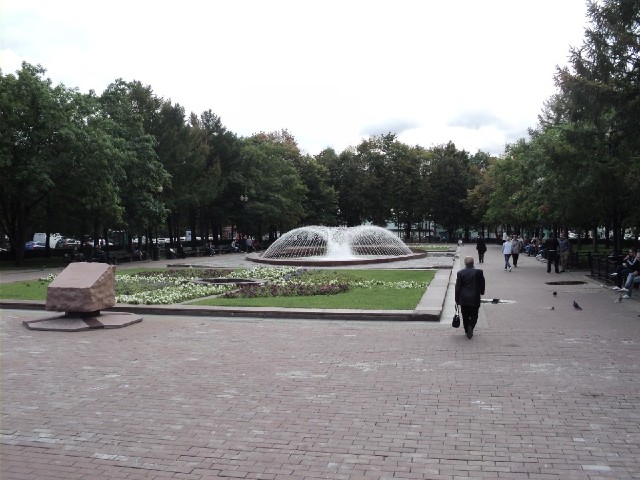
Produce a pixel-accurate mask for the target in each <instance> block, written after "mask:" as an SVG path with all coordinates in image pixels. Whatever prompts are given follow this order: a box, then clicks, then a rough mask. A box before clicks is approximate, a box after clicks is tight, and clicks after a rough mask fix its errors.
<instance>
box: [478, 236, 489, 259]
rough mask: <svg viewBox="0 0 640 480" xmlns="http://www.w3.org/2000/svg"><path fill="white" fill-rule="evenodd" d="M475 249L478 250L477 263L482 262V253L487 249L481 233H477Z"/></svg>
mask: <svg viewBox="0 0 640 480" xmlns="http://www.w3.org/2000/svg"><path fill="white" fill-rule="evenodd" d="M476 250H477V251H478V263H484V254H485V252H486V251H487V243H486V242H485V241H484V238H483V237H482V235H478V238H477V239H476Z"/></svg>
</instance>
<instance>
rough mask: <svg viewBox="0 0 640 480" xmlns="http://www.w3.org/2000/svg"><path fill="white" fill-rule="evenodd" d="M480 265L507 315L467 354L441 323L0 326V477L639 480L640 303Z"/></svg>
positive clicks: (197, 321)
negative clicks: (88, 328) (81, 328)
mask: <svg viewBox="0 0 640 480" xmlns="http://www.w3.org/2000/svg"><path fill="white" fill-rule="evenodd" d="M492 248H493V247H492V246H490V250H489V252H488V253H487V255H486V257H485V258H486V259H487V262H486V263H485V264H484V265H483V266H482V268H484V270H485V276H486V278H487V294H486V297H487V298H502V299H506V300H513V301H514V302H515V303H504V304H483V307H482V308H481V315H480V321H479V324H478V327H477V329H476V332H475V335H474V338H473V339H472V340H468V339H467V338H466V337H465V336H464V335H463V334H461V333H460V331H456V330H454V329H452V328H451V327H450V326H449V325H448V320H447V319H443V322H442V323H441V324H438V323H420V322H406V323H405V322H400V323H393V322H380V321H372V322H366V321H362V322H349V321H340V320H329V321H327V320H322V319H318V320H295V319H287V320H264V319H262V320H261V319H244V318H231V319H230V318H207V317H190V316H184V317H183V316H147V317H145V319H144V321H143V322H142V323H140V324H137V325H134V326H130V327H127V328H125V329H117V330H110V331H92V332H78V333H68V332H35V331H29V330H27V329H25V328H24V326H23V325H22V320H25V319H29V318H34V317H37V316H38V315H41V314H40V313H38V312H33V311H28V310H18V311H16V310H12V311H3V312H2V314H3V315H2V319H1V322H2V323H1V325H0V326H1V328H0V341H1V342H2V343H1V344H2V395H3V398H2V406H1V408H2V416H3V418H2V430H1V431H0V445H1V449H0V478H2V479H3V480H5V479H19V480H28V479H30V478H38V479H45V480H46V479H57V478H65V477H61V475H67V476H68V478H81V479H82V480H85V479H86V480H89V479H129V480H131V479H154V480H156V479H163V478H176V479H187V480H210V479H212V478H224V477H226V478H251V479H265V480H276V479H280V478H300V479H315V478H331V479H341V478H344V479H348V480H354V479H358V478H362V479H378V480H379V479H384V478H394V479H398V478H400V479H402V478H405V479H409V478H426V479H434V480H435V479H447V480H452V479H455V478H483V479H496V478H498V479H521V478H537V479H540V480H546V479H562V480H572V479H580V480H586V479H589V480H592V479H597V478H620V479H626V478H639V477H640V476H639V475H638V472H640V362H638V360H637V359H638V358H639V354H640V341H638V338H640V317H638V315H639V314H640V295H639V296H638V297H639V298H638V299H632V300H631V301H628V302H623V303H613V301H614V300H615V297H613V296H612V294H611V293H610V291H607V290H605V289H604V288H601V287H600V286H599V284H593V283H585V284H584V285H577V286H575V285H567V286H551V285H548V284H547V283H546V282H547V281H550V280H560V279H571V280H576V279H578V280H582V279H583V277H582V276H581V275H579V274H573V273H571V274H562V275H556V276H553V275H552V276H548V275H547V274H546V272H545V269H544V265H542V264H540V263H539V262H536V261H535V260H533V259H531V258H527V257H525V258H522V257H521V261H520V263H519V265H520V266H519V268H518V269H514V271H513V272H512V273H505V272H504V271H502V270H501V268H500V263H501V261H500V256H499V255H500V254H499V251H498V249H497V247H495V248H493V250H495V251H493V250H492ZM464 249H467V250H466V251H467V252H472V247H467V246H465V247H464ZM464 253H465V252H464V251H463V254H464ZM553 290H557V291H558V295H557V296H556V297H553V296H552V295H551V292H552V291H553ZM573 300H576V301H577V302H578V303H579V304H580V305H581V306H582V307H583V310H582V311H575V310H573V307H572V306H571V304H572V302H573ZM551 306H554V309H553V310H551V309H550V307H551Z"/></svg>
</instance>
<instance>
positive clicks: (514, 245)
mask: <svg viewBox="0 0 640 480" xmlns="http://www.w3.org/2000/svg"><path fill="white" fill-rule="evenodd" d="M476 248H477V249H478V256H479V258H484V251H486V245H485V244H484V239H483V240H482V246H476ZM481 248H482V249H483V252H482V253H480V251H481V250H480V249H481ZM522 251H525V252H528V253H527V255H529V256H530V255H531V253H532V252H533V254H534V255H536V257H540V258H543V259H546V261H547V273H551V266H553V268H554V271H555V272H556V273H562V272H566V271H567V266H568V264H569V254H570V252H571V243H570V242H569V239H568V238H566V236H565V235H564V234H563V233H561V234H560V237H559V238H556V237H555V236H554V235H553V234H551V235H549V236H548V237H547V238H546V239H545V240H544V241H538V240H537V239H534V240H532V241H531V242H526V241H525V240H523V239H522V238H521V237H520V236H518V235H511V236H507V235H505V236H503V242H502V254H503V255H504V270H505V272H510V271H511V269H512V266H511V263H510V260H512V261H513V267H514V268H517V267H518V258H519V257H520V253H521V252H522Z"/></svg>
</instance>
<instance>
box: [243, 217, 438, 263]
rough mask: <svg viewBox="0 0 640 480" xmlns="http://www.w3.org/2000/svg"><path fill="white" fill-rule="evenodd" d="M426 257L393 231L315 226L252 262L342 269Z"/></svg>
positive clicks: (284, 239) (298, 231)
mask: <svg viewBox="0 0 640 480" xmlns="http://www.w3.org/2000/svg"><path fill="white" fill-rule="evenodd" d="M424 256H426V253H414V252H412V251H411V249H410V248H409V247H407V246H406V245H405V244H404V242H403V241H402V240H400V239H399V238H397V237H396V236H395V235H394V234H393V233H391V232H390V231H389V230H387V229H385V228H382V227H376V226H370V225H363V226H358V227H325V226H318V225H312V226H307V227H300V228H296V229H294V230H291V231H289V232H287V233H285V234H284V235H282V236H281V237H280V238H279V239H278V240H276V241H275V242H274V243H273V244H272V245H271V246H270V247H269V248H268V249H267V250H265V251H264V253H262V254H261V255H259V254H253V255H249V256H248V258H249V260H251V261H254V262H257V263H267V264H271V265H304V266H342V265H360V264H365V263H383V262H396V261H400V260H409V259H415V258H421V257H424Z"/></svg>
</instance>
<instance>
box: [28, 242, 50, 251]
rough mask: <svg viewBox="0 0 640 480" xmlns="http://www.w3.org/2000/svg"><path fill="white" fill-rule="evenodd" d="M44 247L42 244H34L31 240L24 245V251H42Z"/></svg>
mask: <svg viewBox="0 0 640 480" xmlns="http://www.w3.org/2000/svg"><path fill="white" fill-rule="evenodd" d="M45 248H46V245H45V243H44V242H34V241H33V240H29V241H28V242H27V243H25V244H24V249H25V250H44V249H45Z"/></svg>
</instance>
